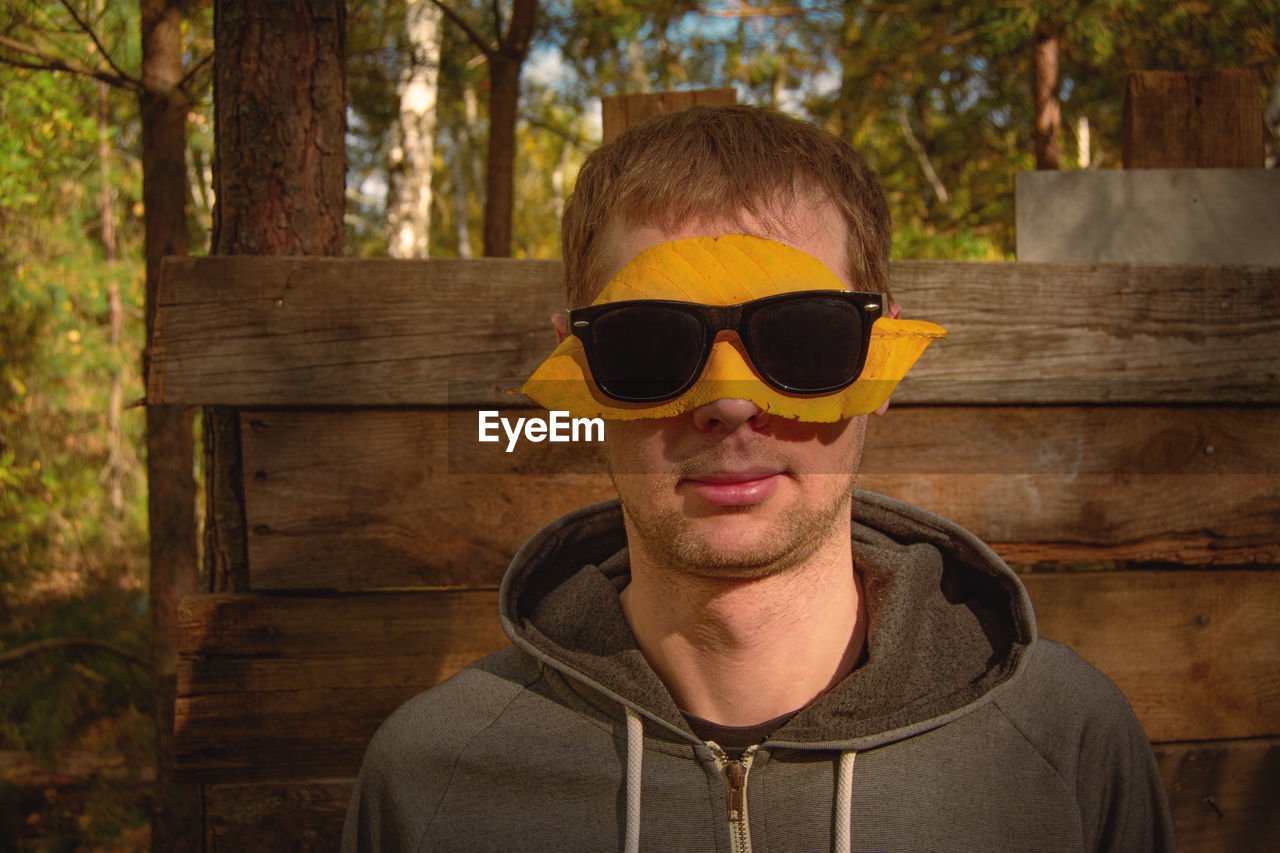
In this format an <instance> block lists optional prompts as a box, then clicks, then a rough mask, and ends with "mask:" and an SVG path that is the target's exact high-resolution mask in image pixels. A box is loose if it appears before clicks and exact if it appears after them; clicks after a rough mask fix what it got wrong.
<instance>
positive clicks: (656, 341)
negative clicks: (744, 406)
mask: <svg viewBox="0 0 1280 853" xmlns="http://www.w3.org/2000/svg"><path fill="white" fill-rule="evenodd" d="M591 338H592V348H593V350H594V358H593V359H592V363H591V370H592V373H593V375H594V377H595V381H596V384H597V385H598V386H599V387H600V389H601V390H602V391H604V392H605V393H607V394H610V395H611V396H614V397H618V398H621V399H625V400H635V401H643V400H661V399H666V398H668V397H671V396H673V395H674V394H675V393H676V392H677V391H679V390H680V389H681V388H682V387H683V386H684V385H685V384H686V383H688V382H689V381H691V380H692V379H694V378H696V377H695V376H694V373H695V372H696V371H697V369H698V362H699V359H700V356H701V354H702V338H703V331H702V324H701V323H700V322H698V318H697V317H694V316H693V315H691V314H688V313H686V312H684V311H679V310H676V309H673V308H668V307H665V306H660V305H642V306H634V305H633V306H626V307H622V308H617V309H614V310H612V311H608V312H606V313H604V314H602V315H600V316H599V317H598V318H597V319H596V320H595V322H593V323H592V329H591Z"/></svg>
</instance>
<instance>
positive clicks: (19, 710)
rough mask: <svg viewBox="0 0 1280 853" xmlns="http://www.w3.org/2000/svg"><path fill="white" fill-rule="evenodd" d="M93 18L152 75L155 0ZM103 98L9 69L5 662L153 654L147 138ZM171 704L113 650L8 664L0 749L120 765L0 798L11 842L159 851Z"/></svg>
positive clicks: (3, 298) (33, 14)
mask: <svg viewBox="0 0 1280 853" xmlns="http://www.w3.org/2000/svg"><path fill="white" fill-rule="evenodd" d="M7 11H8V12H10V13H11V14H10V16H9V17H7V18H5V19H4V20H3V21H0V26H3V27H4V32H5V33H6V35H9V36H11V37H14V38H17V39H18V40H20V41H24V42H26V43H29V44H33V45H35V46H37V47H39V48H40V49H42V50H45V51H46V52H48V53H50V54H55V55H58V56H63V57H66V58H68V59H71V60H74V61H77V62H80V63H82V64H93V63H94V61H95V60H94V56H95V55H96V51H97V48H93V47H92V46H91V45H90V44H89V40H88V39H87V38H86V37H85V36H84V35H83V33H78V32H76V31H75V28H74V27H72V26H70V24H69V19H68V17H67V15H66V12H65V9H64V7H63V6H62V5H61V4H60V3H36V2H32V3H25V4H21V6H20V7H19V6H18V5H17V4H15V6H14V7H12V8H10V9H9V10H7ZM78 11H79V12H80V13H81V14H82V15H84V16H85V17H86V20H88V19H92V20H93V22H94V24H95V28H96V30H97V31H98V32H99V33H100V37H101V39H102V41H103V44H104V46H105V47H106V49H107V51H108V52H109V53H110V54H111V56H112V57H113V59H115V61H116V62H118V63H120V64H121V65H122V66H123V67H125V68H132V69H135V70H136V69H137V67H138V44H137V41H138V39H137V31H138V24H137V17H136V16H137V7H136V4H107V9H106V11H105V12H104V13H102V15H101V16H97V17H95V16H94V14H93V12H92V4H89V6H88V7H84V8H79V9H78ZM102 97H103V93H101V92H100V90H99V86H98V84H97V83H95V82H92V81H88V80H85V79H83V78H80V77H76V76H72V75H66V74H54V73H51V72H48V71H39V70H31V69H23V68H18V67H13V66H11V65H5V64H0V122H2V123H3V126H4V128H5V132H4V133H3V134H0V653H4V652H10V651H13V650H15V649H18V648H21V647H23V646H26V645H28V644H30V643H34V642H40V641H44V640H50V639H57V638H75V639H86V640H93V641H96V642H101V643H108V644H110V645H112V646H114V647H117V648H120V649H122V650H124V651H126V652H128V653H131V654H133V655H137V656H140V657H141V658H143V659H146V658H148V657H149V652H148V648H149V633H150V632H149V625H150V619H149V614H148V612H147V600H146V597H145V594H144V590H145V586H146V570H147V564H146V548H147V546H146V503H145V500H146V496H145V479H144V472H143V468H142V465H141V461H140V457H141V452H142V451H141V448H142V447H143V446H144V443H143V429H144V417H143V410H142V409H141V408H126V405H127V404H128V403H129V402H131V401H134V400H138V399H140V398H141V397H142V394H143V389H142V381H141V376H140V367H141V364H140V354H141V344H142V340H141V339H142V334H143V308H144V305H143V300H144V294H143V290H144V287H143V269H142V259H141V251H142V220H141V216H142V212H143V211H142V203H141V174H140V150H139V148H140V144H141V133H140V128H139V125H138V115H137V101H136V98H135V97H134V96H132V95H131V94H130V93H128V92H125V91H118V90H111V91H108V92H106V93H105V101H100V98H102ZM102 109H105V112H103V113H101V117H102V122H103V124H102V130H101V132H100V130H99V114H100V113H99V111H100V110H102ZM104 150H105V152H106V157H105V161H104V158H103V156H102V154H103V151H104ZM104 190H105V193H104ZM104 199H105V204H106V205H107V209H108V210H109V212H110V221H111V223H112V225H113V235H112V238H111V240H110V241H109V245H108V241H107V240H106V236H107V232H106V231H105V230H104V228H105V225H104V218H103V215H102V213H103V212H102V209H101V205H102V204H103V203H104ZM113 297H114V298H113ZM152 697H153V687H152V684H151V679H150V673H149V671H148V669H147V668H146V667H139V666H138V665H137V664H136V663H133V662H130V661H128V660H126V659H124V658H122V657H120V656H117V655H114V654H112V653H110V652H106V651H102V650H99V649H88V648H57V649H49V650H47V651H43V652H40V653H37V654H35V655H31V656H27V657H23V658H21V659H20V660H18V661H17V662H14V663H10V664H8V665H5V666H0V750H22V751H27V752H29V753H35V754H39V755H44V756H47V757H48V758H49V760H50V761H51V762H53V761H54V760H55V759H54V755H55V754H57V755H59V756H62V755H64V754H65V753H67V752H68V751H70V752H72V753H73V754H76V755H79V756H89V757H90V759H91V760H92V761H94V762H101V763H103V764H104V766H105V767H106V768H108V769H107V770H104V771H100V772H94V773H91V774H90V775H89V776H88V777H87V787H83V788H72V789H61V788H60V789H59V791H60V793H59V797H58V798H57V799H56V800H54V801H49V802H46V801H45V799H44V795H43V792H40V799H39V800H37V801H30V800H28V799H24V797H27V796H28V794H27V793H24V792H23V791H20V790H17V789H10V790H9V791H7V792H0V825H3V826H4V832H0V848H2V849H18V848H19V844H20V843H21V849H50V850H53V849H58V850H106V849H122V850H123V849H135V850H137V849H145V846H146V836H147V826H148V822H149V814H148V807H147V804H146V800H145V786H144V785H142V781H141V775H140V774H142V772H143V771H144V770H145V769H146V768H147V767H149V765H150V764H151V758H150V755H151V752H152V737H153V735H152V729H153V725H152V722H151V720H152V711H153V709H152V701H153V699H152ZM57 760H58V761H61V760H63V758H58V759H57ZM11 816H16V817H17V818H18V820H17V821H16V822H15V821H10V820H9V818H10V817H11ZM33 816H34V817H33ZM29 821H31V823H30V824H28V822H29ZM19 827H25V828H24V829H23V832H24V835H22V836H21V839H19V836H17V835H11V834H10V830H11V829H12V830H13V831H14V832H17V829H18V828H19ZM37 838H38V839H43V840H39V841H37V840H35V839H37ZM121 845H123V846H121Z"/></svg>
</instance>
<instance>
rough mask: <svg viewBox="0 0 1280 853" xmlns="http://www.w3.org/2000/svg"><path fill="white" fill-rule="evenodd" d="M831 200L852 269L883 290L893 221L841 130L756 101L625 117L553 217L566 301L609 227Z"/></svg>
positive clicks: (591, 277)
mask: <svg viewBox="0 0 1280 853" xmlns="http://www.w3.org/2000/svg"><path fill="white" fill-rule="evenodd" d="M804 194H812V195H813V196H816V197H817V198H818V199H821V200H829V201H830V202H832V203H833V204H834V205H835V206H836V207H837V208H838V209H839V210H840V212H841V213H842V214H843V215H844V220H845V223H846V225H847V226H848V228H847V230H848V235H849V236H848V246H847V257H848V260H849V270H848V273H849V275H850V280H851V281H852V282H853V283H854V285H855V286H856V287H859V288H861V289H865V290H873V291H881V292H885V293H887V292H888V284H889V281H888V279H889V272H888V271H889V267H888V259H889V246H890V241H891V234H890V231H891V222H890V216H889V206H888V203H887V202H886V201H885V197H884V190H883V189H881V187H880V180H879V179H878V178H877V177H876V175H875V173H874V172H872V171H871V169H870V167H868V166H867V164H866V161H864V160H863V159H862V157H861V156H860V155H859V154H858V153H857V152H856V151H854V150H853V149H852V148H850V147H849V146H848V145H847V144H846V143H845V142H844V141H843V140H841V139H838V138H837V137H835V136H832V135H831V134H830V133H827V132H826V131H825V130H822V129H821V128H819V127H817V126H816V125H813V124H809V123H808V122H804V121H800V120H798V119H794V118H791V117H789V116H785V115H783V114H782V113H778V112H774V111H772V110H766V109H761V108H758V107H748V106H732V107H702V106H695V107H690V108H689V109H686V110H681V111H679V112H674V113H668V114H666V115H660V116H655V117H653V118H650V119H646V120H644V121H641V122H638V123H637V124H635V125H632V126H631V127H630V128H628V129H627V130H626V131H624V132H623V133H622V134H620V135H619V136H618V137H617V138H616V139H614V140H612V141H611V142H608V143H606V144H605V145H602V146H601V147H600V148H598V149H596V150H595V151H594V152H592V154H591V155H590V156H589V157H587V159H586V162H584V163H583V165H582V170H581V171H580V172H579V174H578V181H577V184H576V186H575V187H574V190H573V194H572V195H571V196H570V197H569V200H568V201H567V202H566V204H565V209H564V219H563V221H562V223H561V228H560V242H561V249H562V251H563V256H564V268H565V295H566V297H567V299H568V303H569V307H571V308H576V307H579V306H582V305H586V304H588V303H590V302H591V300H592V299H594V298H595V295H596V294H597V293H598V292H599V290H600V288H601V287H603V286H604V284H605V281H604V280H603V278H604V276H605V275H606V274H607V271H606V270H604V269H603V268H602V267H603V265H604V261H605V259H604V252H603V245H602V244H603V242H604V240H605V239H606V238H607V235H608V233H609V229H610V228H612V227H619V226H627V225H633V226H634V225H654V226H659V227H662V228H664V229H666V230H674V229H677V228H679V227H681V226H682V225H683V224H685V223H687V222H689V221H690V220H693V219H697V218H702V217H707V218H711V217H724V216H731V217H732V216H737V215H738V214H739V213H740V212H742V211H745V212H746V213H748V214H750V215H751V216H753V217H756V218H760V219H763V220H765V221H766V222H771V223H778V224H779V225H784V224H785V216H786V211H787V210H788V209H789V207H790V206H791V204H792V203H794V202H795V201H796V199H797V197H799V196H801V195H804Z"/></svg>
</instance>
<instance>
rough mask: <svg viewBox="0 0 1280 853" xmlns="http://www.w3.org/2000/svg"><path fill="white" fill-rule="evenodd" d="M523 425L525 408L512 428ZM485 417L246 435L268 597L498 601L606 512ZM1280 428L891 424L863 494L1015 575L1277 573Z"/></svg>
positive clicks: (1014, 416) (1141, 415)
mask: <svg viewBox="0 0 1280 853" xmlns="http://www.w3.org/2000/svg"><path fill="white" fill-rule="evenodd" d="M508 414H511V415H512V417H515V416H518V415H529V414H532V412H530V411H528V410H526V411H522V412H516V413H508ZM476 424H477V416H476V412H475V410H454V411H451V412H444V411H436V410H430V411H427V410H364V411H356V410H344V411H330V412H300V411H289V412H282V411H277V412H261V411H260V412H253V413H249V414H246V415H245V416H244V417H243V420H242V427H241V436H242V441H243V447H244V462H245V467H244V470H245V505H246V511H247V519H248V530H249V556H250V559H249V565H250V573H251V583H252V586H253V588H254V589H260V590H266V589H299V588H310V589H326V588H328V589H359V588H373V587H386V586H390V587H400V586H422V585H428V586H476V585H481V586H483V585H492V586H496V585H497V583H498V581H499V579H500V578H501V573H502V571H503V569H504V568H505V566H506V565H507V562H508V561H509V560H510V558H511V556H512V555H513V554H514V553H515V552H516V550H517V549H518V548H519V547H520V546H521V545H522V544H523V543H524V541H525V540H526V539H527V538H528V537H529V535H530V534H532V533H533V532H534V531H536V530H537V529H538V528H539V527H540V526H542V525H543V524H545V523H547V522H549V521H552V520H554V519H555V518H557V517H558V516H559V515H561V514H563V513H564V512H567V511H569V510H570V509H573V508H575V507H578V506H582V505H584V504H587V503H590V502H592V501H595V500H602V499H604V498H608V497H612V496H613V490H612V487H611V484H610V483H609V480H608V478H607V477H606V476H605V475H604V474H603V473H602V472H603V471H604V463H603V460H602V458H601V455H600V451H599V446H598V445H596V444H587V443H577V444H573V443H568V444H552V443H546V442H544V443H538V444H533V443H530V442H521V443H520V444H518V445H517V446H516V448H515V450H514V451H513V452H511V453H507V452H506V451H505V439H504V441H503V442H499V443H496V444H491V443H483V444H482V443H480V442H479V441H478V440H477V433H478V429H477V426H476ZM1277 435H1280V411H1277V410H1274V409H1267V408H1230V409H1164V408H1138V407H1101V408H1074V407H1061V408H1057V407H1055V408H1043V407H1039V408H1005V407H957V408H950V407H911V406H898V407H891V408H890V410H889V412H888V414H887V415H885V416H884V417H883V418H872V419H871V424H870V426H869V430H868V438H867V450H866V455H865V457H864V461H863V467H862V472H863V473H862V476H861V477H860V479H859V484H860V485H861V486H863V487H864V488H868V489H871V490H873V491H880V492H884V493H886V494H890V495H894V496H896V497H901V498H903V499H905V500H908V501H911V502H912V503H916V504H918V505H920V506H923V507H926V508H928V509H931V510H933V511H935V512H938V513H940V514H941V515H943V516H945V517H948V518H952V519H953V520H955V521H956V522H957V523H959V524H962V525H964V526H966V527H968V528H970V529H972V530H973V531H974V532H976V533H977V534H978V535H980V536H982V537H983V538H984V539H986V540H988V541H990V542H993V543H996V547H997V550H999V551H1000V552H1001V553H1002V554H1005V555H1006V556H1008V557H1009V558H1011V559H1013V560H1014V561H1016V562H1036V561H1040V560H1061V561H1070V560H1077V561H1079V560H1087V561H1091V562H1096V561H1102V560H1117V559H1127V560H1142V561H1163V562H1175V563H1184V564H1192V565H1200V564H1217V565H1233V564H1241V563H1249V562H1262V563H1268V562H1270V563H1274V562H1280V537H1278V536H1277V535H1276V533H1275V531H1276V526H1277V519H1280V442H1276V441H1275V436H1277Z"/></svg>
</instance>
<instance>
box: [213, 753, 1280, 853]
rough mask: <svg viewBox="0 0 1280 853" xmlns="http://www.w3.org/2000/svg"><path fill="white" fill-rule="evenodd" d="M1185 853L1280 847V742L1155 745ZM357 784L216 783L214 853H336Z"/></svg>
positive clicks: (349, 781)
mask: <svg viewBox="0 0 1280 853" xmlns="http://www.w3.org/2000/svg"><path fill="white" fill-rule="evenodd" d="M1155 753H1156V760H1157V761H1158V762H1159V765H1160V772H1161V775H1162V777H1163V778H1164V782H1165V790H1166V791H1167V792H1168V795H1169V809H1170V811H1171V812H1172V813H1173V826H1174V833H1175V835H1176V837H1177V839H1178V849H1179V850H1183V851H1186V852H1187V853H1222V851H1228V850H1273V849H1275V840H1276V839H1277V838H1280V809H1277V808H1276V801H1275V793H1276V791H1280V739H1277V738H1255V739H1248V740H1227V741H1200V742H1190V743H1187V742H1178V743H1157V744H1155ZM354 786H355V780H354V779H307V780H302V781H297V782H293V781H282V782H254V783H244V784H227V785H210V786H209V790H208V794H207V795H206V798H205V804H206V813H207V814H208V822H209V845H208V847H207V849H208V850H209V851H210V853H222V852H223V851H225V853H241V851H245V850H293V851H298V853H303V851H317V853H319V851H326V852H327V851H331V850H332V849H333V839H335V838H337V837H338V836H339V835H340V834H341V832H342V824H343V819H344V813H345V811H346V807H347V803H348V802H349V801H350V798H351V790H352V788H353V787H354Z"/></svg>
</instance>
